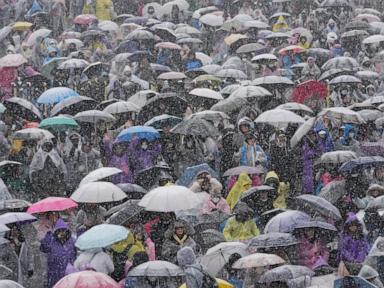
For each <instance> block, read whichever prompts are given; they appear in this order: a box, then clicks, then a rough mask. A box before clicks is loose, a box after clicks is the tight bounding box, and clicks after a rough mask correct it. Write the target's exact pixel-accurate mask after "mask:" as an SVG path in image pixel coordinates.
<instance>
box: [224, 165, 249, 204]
mask: <svg viewBox="0 0 384 288" xmlns="http://www.w3.org/2000/svg"><path fill="white" fill-rule="evenodd" d="M251 185H252V180H251V178H249V176H248V174H247V173H246V172H241V173H240V175H239V177H238V179H237V181H236V183H235V185H233V187H232V188H231V190H230V191H229V194H228V196H227V203H228V205H229V207H230V208H231V210H233V209H234V208H235V205H236V203H237V202H238V201H239V199H240V197H241V195H242V194H243V193H244V192H245V191H247V190H248V189H249V188H251Z"/></svg>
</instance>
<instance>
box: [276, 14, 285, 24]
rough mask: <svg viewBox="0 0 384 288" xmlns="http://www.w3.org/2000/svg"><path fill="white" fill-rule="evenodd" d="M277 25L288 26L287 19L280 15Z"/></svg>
mask: <svg viewBox="0 0 384 288" xmlns="http://www.w3.org/2000/svg"><path fill="white" fill-rule="evenodd" d="M276 24H287V23H286V22H285V18H284V16H282V15H280V16H279V18H278V19H277V22H276Z"/></svg>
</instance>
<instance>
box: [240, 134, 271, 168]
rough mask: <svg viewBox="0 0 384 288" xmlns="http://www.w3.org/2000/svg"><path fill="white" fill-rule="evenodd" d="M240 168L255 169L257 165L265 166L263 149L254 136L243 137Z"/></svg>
mask: <svg viewBox="0 0 384 288" xmlns="http://www.w3.org/2000/svg"><path fill="white" fill-rule="evenodd" d="M239 154H240V163H239V164H240V166H250V167H255V166H257V165H259V164H261V165H262V164H265V162H266V156H265V153H264V151H263V149H262V148H261V147H260V145H258V144H257V142H256V136H255V135H254V134H251V133H249V134H247V135H245V142H244V144H243V146H242V147H241V148H240V151H239Z"/></svg>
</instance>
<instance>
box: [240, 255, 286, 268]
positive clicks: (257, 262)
mask: <svg viewBox="0 0 384 288" xmlns="http://www.w3.org/2000/svg"><path fill="white" fill-rule="evenodd" d="M284 263H285V261H284V259H283V258H281V257H279V256H277V255H275V254H266V253H254V254H251V255H248V256H245V257H242V258H240V259H239V260H237V261H236V262H235V263H234V264H233V265H232V267H233V268H235V269H249V268H257V267H266V266H271V265H280V264H284Z"/></svg>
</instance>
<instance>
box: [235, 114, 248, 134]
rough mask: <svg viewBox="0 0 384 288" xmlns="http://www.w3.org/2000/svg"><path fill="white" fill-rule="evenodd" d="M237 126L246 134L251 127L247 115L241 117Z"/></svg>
mask: <svg viewBox="0 0 384 288" xmlns="http://www.w3.org/2000/svg"><path fill="white" fill-rule="evenodd" d="M238 127H239V131H240V132H241V133H242V134H247V133H248V132H249V131H250V129H251V120H250V119H249V118H248V117H244V118H241V119H240V120H239V122H238Z"/></svg>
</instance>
